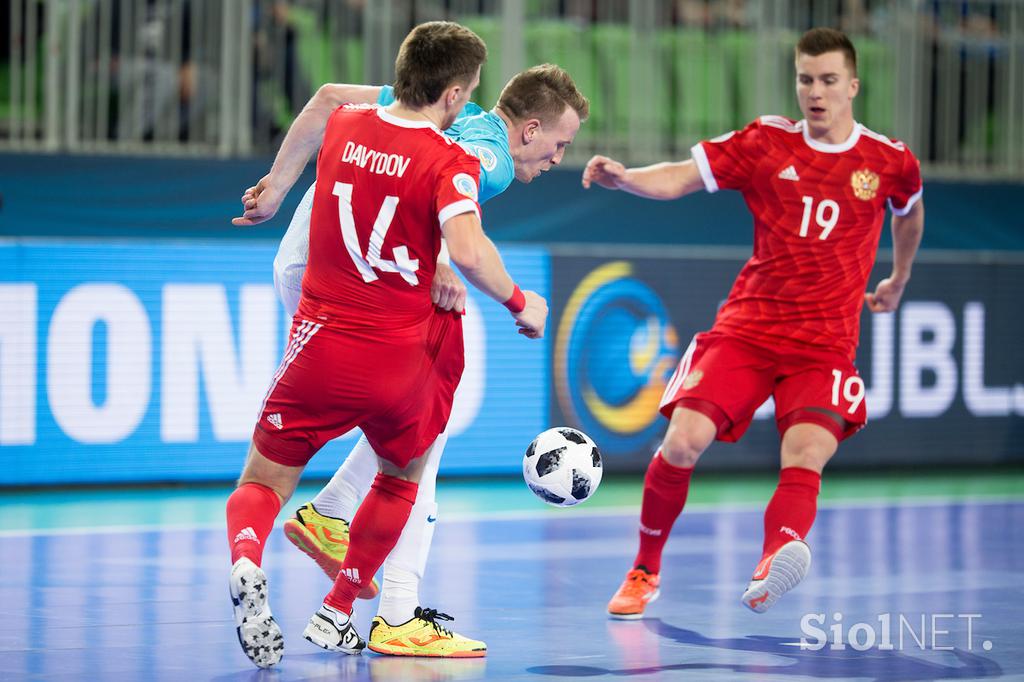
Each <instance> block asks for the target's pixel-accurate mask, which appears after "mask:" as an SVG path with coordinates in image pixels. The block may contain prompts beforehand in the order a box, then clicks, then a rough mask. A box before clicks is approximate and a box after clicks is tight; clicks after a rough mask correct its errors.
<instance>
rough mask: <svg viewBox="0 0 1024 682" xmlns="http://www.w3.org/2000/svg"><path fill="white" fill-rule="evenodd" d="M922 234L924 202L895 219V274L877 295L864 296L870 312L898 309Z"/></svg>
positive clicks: (877, 289) (884, 281)
mask: <svg viewBox="0 0 1024 682" xmlns="http://www.w3.org/2000/svg"><path fill="white" fill-rule="evenodd" d="M923 234H924V202H923V201H918V202H917V203H916V204H914V206H913V208H911V209H910V212H909V213H907V214H906V215H903V216H898V215H894V216H893V217H892V274H891V275H889V276H888V277H886V278H885V279H883V280H882V281H881V282H879V283H878V286H877V287H875V291H874V293H871V292H868V293H867V294H865V295H864V299H865V300H866V301H867V304H868V308H869V309H870V310H871V312H873V313H891V312H892V311H894V310H896V308H897V306H899V304H900V298H902V297H903V291H904V290H905V289H906V287H907V282H909V281H910V269H911V266H912V265H913V264H914V256H916V255H917V247H918V246H920V244H921V236H922V235H923Z"/></svg>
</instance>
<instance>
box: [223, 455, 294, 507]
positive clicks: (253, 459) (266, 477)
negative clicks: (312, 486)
mask: <svg viewBox="0 0 1024 682" xmlns="http://www.w3.org/2000/svg"><path fill="white" fill-rule="evenodd" d="M303 468H304V467H301V466H298V467H296V466H287V465H284V464H279V463H278V462H275V461H273V460H271V459H268V458H267V457H266V456H265V455H263V454H262V453H261V452H260V451H259V450H258V449H257V448H256V446H255V445H251V446H250V447H249V456H248V459H246V462H245V468H244V469H243V470H242V475H241V476H240V477H239V479H238V485H239V486H242V485H245V484H246V483H258V484H260V485H262V486H265V487H267V488H270V489H271V490H273V491H274V492H275V493H277V496H278V497H280V498H281V503H282V504H284V503H286V502H287V501H288V500H289V499H290V498H291V496H292V493H293V492H295V486H296V485H297V484H298V482H299V477H300V476H301V475H302V470H303Z"/></svg>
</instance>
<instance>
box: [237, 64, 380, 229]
mask: <svg viewBox="0 0 1024 682" xmlns="http://www.w3.org/2000/svg"><path fill="white" fill-rule="evenodd" d="M379 94H380V88H379V87H371V86H366V85H347V84H340V83H328V84H326V85H322V86H320V88H319V89H318V90H317V91H316V94H314V95H313V98H312V99H310V100H309V102H307V103H306V106H305V107H303V109H302V112H301V113H300V114H299V115H298V116H297V117H296V118H295V120H294V121H293V122H292V125H291V127H289V128H288V133H287V134H286V135H285V138H284V141H282V142H281V148H280V149H279V150H278V152H277V157H276V158H275V159H274V165H273V166H271V168H270V172H269V173H268V174H267V175H265V176H263V177H262V178H261V179H260V181H259V182H257V183H256V185H255V186H253V187H250V188H249V189H247V190H246V191H245V193H244V194H243V195H242V208H243V213H242V215H241V216H240V217H238V218H233V219H232V220H231V224H233V225H258V224H259V223H262V222H266V221H267V220H270V219H271V218H273V217H274V216H275V215H276V214H277V209H279V208H280V207H281V202H282V201H284V198H285V196H286V195H287V194H288V191H289V190H290V189H291V188H292V185H294V184H295V181H296V180H298V179H299V175H301V174H302V170H303V169H304V168H305V167H306V163H307V162H308V161H309V157H310V156H311V155H312V154H313V152H314V151H316V149H317V148H318V147H319V146H320V143H321V141H322V140H323V136H324V129H325V128H326V127H327V119H329V118H330V117H331V113H333V112H334V110H335V109H337V108H338V107H339V106H341V105H343V104H349V103H356V104H372V103H374V102H376V101H377V96H378V95H379Z"/></svg>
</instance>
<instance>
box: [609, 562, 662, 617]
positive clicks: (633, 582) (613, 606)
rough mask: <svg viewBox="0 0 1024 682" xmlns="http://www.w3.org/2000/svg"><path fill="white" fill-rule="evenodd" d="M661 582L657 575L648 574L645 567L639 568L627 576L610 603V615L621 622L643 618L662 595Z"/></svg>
mask: <svg viewBox="0 0 1024 682" xmlns="http://www.w3.org/2000/svg"><path fill="white" fill-rule="evenodd" d="M660 582H661V578H659V577H658V574H657V573H648V572H647V570H646V569H645V568H644V567H643V566H637V567H636V568H634V569H633V570H631V571H630V572H629V573H627V574H626V579H625V580H623V581H622V585H620V586H619V591H618V592H616V593H615V596H614V597H612V600H611V601H610V602H608V615H609V616H611V617H612V618H618V619H621V620H634V619H636V618H642V617H643V615H644V609H645V608H646V607H647V605H648V604H650V603H651V602H652V601H654V600H655V599H657V598H658V595H659V594H661V590H659V589H658V584H659V583H660Z"/></svg>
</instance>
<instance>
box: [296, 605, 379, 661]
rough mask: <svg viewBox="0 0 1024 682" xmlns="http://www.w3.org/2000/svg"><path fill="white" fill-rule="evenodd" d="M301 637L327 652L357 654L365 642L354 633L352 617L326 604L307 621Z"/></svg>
mask: <svg viewBox="0 0 1024 682" xmlns="http://www.w3.org/2000/svg"><path fill="white" fill-rule="evenodd" d="M302 636H303V637H305V638H306V639H308V640H309V641H310V642H312V643H313V644H316V645H317V646H318V647H320V648H321V649H327V650H328V651H341V652H344V653H346V654H358V653H359V652H360V651H362V650H363V649H365V648H366V642H365V641H364V640H363V638H362V637H360V636H359V633H358V632H356V627H355V624H354V623H353V622H352V617H351V616H350V615H348V614H346V613H344V612H342V611H339V610H337V609H335V608H334V607H332V606H328V605H327V604H324V605H323V606H321V607H320V609H319V610H318V611H317V612H316V613H314V614H313V616H312V617H311V618H310V619H309V625H307V626H306V629H305V630H303V632H302Z"/></svg>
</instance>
